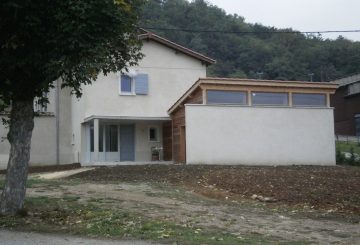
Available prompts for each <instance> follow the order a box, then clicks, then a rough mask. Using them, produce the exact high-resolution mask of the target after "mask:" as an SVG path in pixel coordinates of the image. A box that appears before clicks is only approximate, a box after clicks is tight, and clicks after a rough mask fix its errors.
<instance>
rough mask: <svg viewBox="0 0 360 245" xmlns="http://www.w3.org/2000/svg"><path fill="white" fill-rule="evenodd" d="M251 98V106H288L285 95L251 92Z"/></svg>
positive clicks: (286, 95) (287, 99)
mask: <svg viewBox="0 0 360 245" xmlns="http://www.w3.org/2000/svg"><path fill="white" fill-rule="evenodd" d="M251 98H252V104H253V105H272V106H287V105H289V98H288V94H287V93H269V92H252V93H251Z"/></svg>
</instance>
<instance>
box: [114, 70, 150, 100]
mask: <svg viewBox="0 0 360 245" xmlns="http://www.w3.org/2000/svg"><path fill="white" fill-rule="evenodd" d="M148 92H149V78H148V75H147V74H137V75H136V76H134V77H130V76H128V75H121V78H120V94H121V95H147V94H148Z"/></svg>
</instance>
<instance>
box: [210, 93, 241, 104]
mask: <svg viewBox="0 0 360 245" xmlns="http://www.w3.org/2000/svg"><path fill="white" fill-rule="evenodd" d="M207 103H208V104H239V105H246V104H247V102H246V92H241V91H221V90H208V91H207Z"/></svg>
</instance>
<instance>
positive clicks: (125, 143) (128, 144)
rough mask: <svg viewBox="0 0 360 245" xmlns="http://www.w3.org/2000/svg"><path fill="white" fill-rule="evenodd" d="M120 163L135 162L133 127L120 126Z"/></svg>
mask: <svg viewBox="0 0 360 245" xmlns="http://www.w3.org/2000/svg"><path fill="white" fill-rule="evenodd" d="M120 161H122V162H124V161H135V127H134V125H120Z"/></svg>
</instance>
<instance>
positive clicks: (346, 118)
mask: <svg viewBox="0 0 360 245" xmlns="http://www.w3.org/2000/svg"><path fill="white" fill-rule="evenodd" d="M331 105H332V106H333V107H335V110H334V118H335V133H336V134H337V135H353V136H355V135H356V131H355V118H354V116H355V114H360V94H354V95H350V96H347V86H343V87H340V88H339V89H338V90H337V91H336V93H335V94H334V95H333V96H332V98H331Z"/></svg>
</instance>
